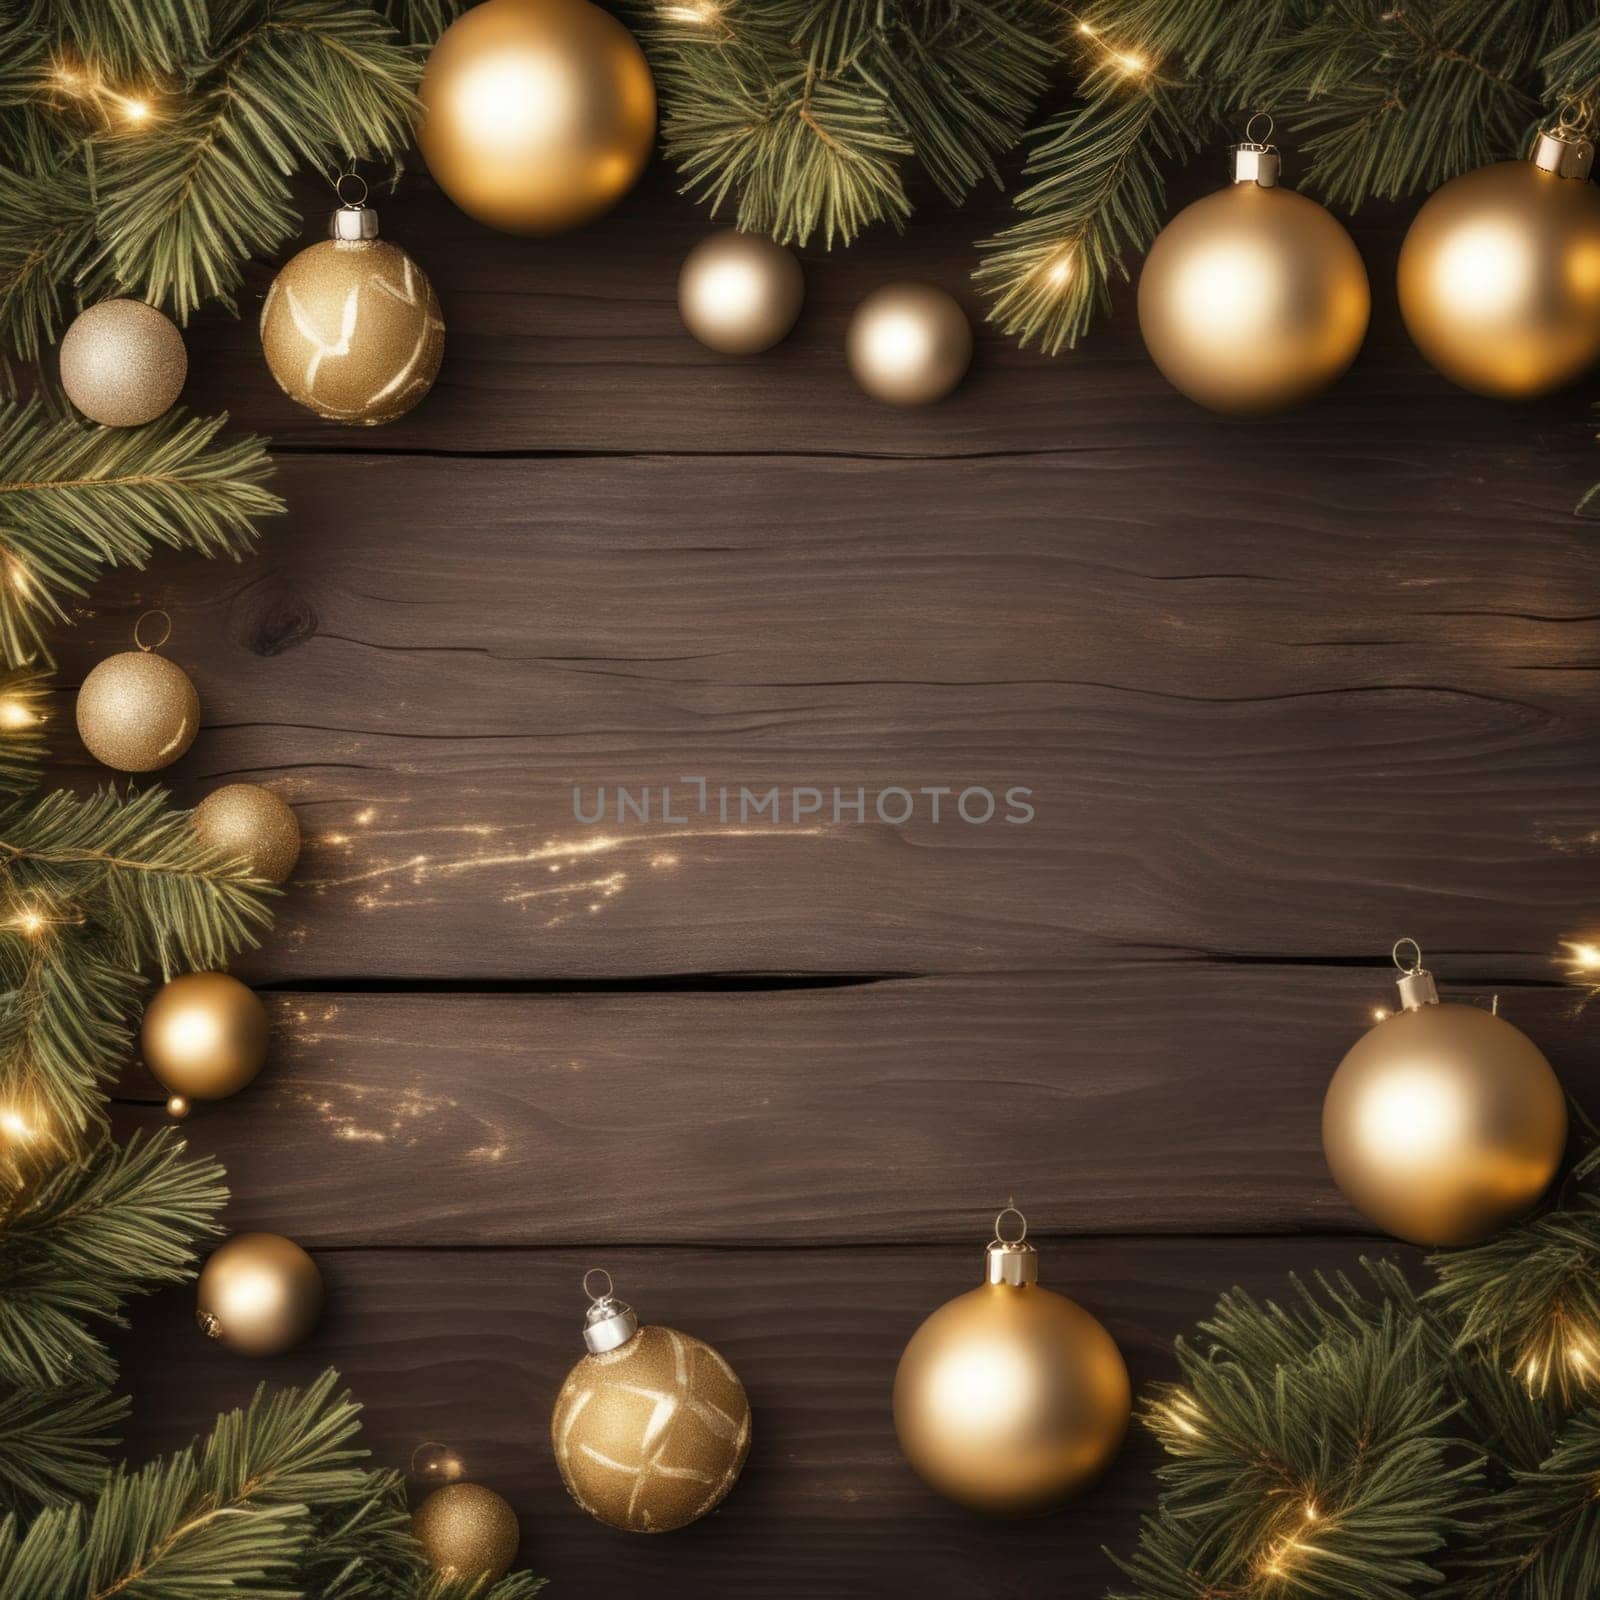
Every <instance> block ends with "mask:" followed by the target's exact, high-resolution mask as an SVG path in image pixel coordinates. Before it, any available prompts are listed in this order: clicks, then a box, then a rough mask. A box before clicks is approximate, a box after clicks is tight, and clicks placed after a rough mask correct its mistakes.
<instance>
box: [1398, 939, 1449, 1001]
mask: <svg viewBox="0 0 1600 1600" xmlns="http://www.w3.org/2000/svg"><path fill="white" fill-rule="evenodd" d="M1408 945H1409V946H1410V948H1411V958H1410V959H1409V960H1406V961H1404V962H1402V960H1401V956H1400V952H1401V951H1402V950H1404V949H1405V948H1406V947H1407V946H1408ZM1389 954H1390V957H1391V959H1392V960H1393V961H1394V964H1395V965H1396V966H1397V967H1399V969H1400V976H1399V977H1398V978H1396V979H1395V987H1396V988H1397V989H1398V990H1399V991H1400V1009H1401V1010H1402V1011H1420V1010H1421V1009H1422V1008H1423V1006H1436V1005H1438V1003H1439V986H1438V984H1436V983H1435V982H1434V981H1433V974H1432V973H1431V972H1429V971H1428V969H1427V968H1426V967H1425V966H1423V964H1422V946H1421V945H1419V944H1418V943H1417V941H1416V940H1415V939H1397V940H1395V945H1394V949H1393V950H1391V951H1390V952H1389Z"/></svg>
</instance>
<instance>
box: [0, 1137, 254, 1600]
mask: <svg viewBox="0 0 1600 1600" xmlns="http://www.w3.org/2000/svg"><path fill="white" fill-rule="evenodd" d="M226 1199H227V1191H226V1190H225V1189H224V1188H223V1186H222V1169H221V1168H220V1167H219V1166H217V1164H216V1163H215V1162H214V1161H212V1160H210V1159H209V1158H205V1159H191V1158H189V1157H188V1156H187V1155H186V1154H185V1146H184V1143H183V1141H182V1140H181V1139H180V1138H179V1137H178V1136H177V1135H176V1134H175V1133H174V1132H173V1131H172V1130H171V1129H167V1128H163V1129H161V1130H160V1131H159V1132H157V1133H155V1134H153V1135H151V1136H150V1137H147V1138H146V1137H140V1136H138V1135H135V1136H134V1137H133V1138H132V1139H130V1140H129V1141H128V1142H127V1143H126V1144H125V1145H117V1144H112V1143H109V1142H106V1143H102V1144H100V1145H98V1146H96V1147H95V1148H94V1149H93V1150H91V1151H90V1152H89V1153H88V1154H87V1155H84V1156H81V1157H79V1158H77V1159H73V1160H68V1161H66V1162H65V1163H63V1164H60V1165H58V1166H57V1167H56V1168H55V1170H54V1171H53V1172H52V1173H51V1174H50V1175H49V1176H48V1177H46V1178H45V1179H44V1180H43V1181H42V1182H40V1183H39V1184H38V1185H37V1186H36V1187H28V1186H24V1187H23V1188H22V1189H20V1190H18V1191H16V1192H15V1193H13V1195H12V1196H11V1198H10V1199H9V1201H5V1202H3V1203H0V1221H3V1223H4V1226H3V1227H0V1381H4V1382H6V1383H10V1384H13V1385H17V1386H19V1387H21V1386H34V1387H39V1386H51V1385H60V1384H65V1383H69V1382H71V1383H75V1384H91V1385H105V1384H109V1383H110V1382H111V1381H112V1379H113V1378H114V1376H115V1369H114V1367H113V1366H112V1363H111V1359H110V1357H109V1356H108V1355H107V1354H106V1351H105V1348H104V1346H103V1345H102V1344H101V1342H100V1340H99V1338H98V1337H97V1335H96V1334H95V1332H94V1331H92V1328H91V1326H90V1324H91V1323H92V1324H112V1325H116V1326H121V1325H122V1321H123V1318H122V1303H123V1301H124V1300H126V1299H127V1298H128V1297H129V1296H131V1295H136V1294H147V1293H149V1292H150V1291H151V1290H153V1289H156V1288H159V1287H161V1286H162V1285H163V1284H169V1283H180V1282H182V1281H183V1280H184V1279H186V1278H187V1277H189V1276H190V1275H191V1272H192V1269H193V1266H194V1261H195V1247H196V1245H197V1244H198V1243H199V1241H201V1240H202V1239H204V1238H206V1237H208V1236H210V1235H212V1234H215V1233H216V1232H217V1231H218V1230H217V1228H216V1224H215V1218H216V1215H217V1212H218V1211H219V1210H220V1209H221V1207H222V1205H223V1203H224V1202H225V1201H226ZM0 1593H9V1591H8V1590H6V1589H5V1587H4V1585H0Z"/></svg>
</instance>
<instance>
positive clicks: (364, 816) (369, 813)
mask: <svg viewBox="0 0 1600 1600" xmlns="http://www.w3.org/2000/svg"><path fill="white" fill-rule="evenodd" d="M377 814H378V813H377V812H376V811H375V810H374V809H373V808H372V807H371V806H368V807H367V808H366V809H365V810H364V811H358V812H356V821H357V822H358V823H359V824H360V825H361V826H362V827H363V828H364V827H366V825H367V824H368V823H369V822H371V821H372V819H373V818H374V817H375V816H377Z"/></svg>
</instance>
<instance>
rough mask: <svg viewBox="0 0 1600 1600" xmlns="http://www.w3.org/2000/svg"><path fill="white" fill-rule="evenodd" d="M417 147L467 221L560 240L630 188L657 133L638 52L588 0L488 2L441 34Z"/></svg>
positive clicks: (427, 72) (423, 90)
mask: <svg viewBox="0 0 1600 1600" xmlns="http://www.w3.org/2000/svg"><path fill="white" fill-rule="evenodd" d="M417 95H418V97H419V98H420V99H421V101H422V105H423V110H424V116H423V119H422V123H421V125H420V126H419V127H418V129H417V143H418V144H419V145H420V146H421V147H422V155H423V159H424V160H425V161H426V162H427V163H428V171H429V172H431V173H432V174H433V177H434V181H435V182H436V183H437V184H438V185H439V187H440V188H441V189H443V190H444V192H445V193H446V194H447V195H449V196H450V198H451V199H452V200H454V201H455V203H456V204H457V205H458V206H460V207H461V209H462V210H463V211H465V212H466V213H467V215H468V216H469V217H476V218H477V220H478V221H479V222H486V223H488V224H489V226H490V227H492V228H500V229H503V230H504V231H505V232H507V233H534V234H537V233H559V232H561V231H562V230H563V229H566V228H575V227H577V226H578V225H579V224H580V223H584V222H588V221H589V220H591V219H592V218H594V217H597V216H599V215H600V213H601V212H603V211H609V210H610V209H611V207H612V206H614V205H615V204H616V203H617V201H618V200H620V199H621V198H622V196H623V195H625V194H626V193H627V192H628V190H629V189H631V188H632V187H633V185H634V182H635V180H636V179H637V178H638V176H639V174H640V172H642V171H643V170H644V164H645V162H646V161H648V160H649V158H650V149H651V146H652V144H653V143H654V141H655V132H656V91H655V83H654V81H653V80H652V79H651V76H650V68H649V66H648V65H647V64H646V62H645V58H644V52H643V51H642V50H641V49H640V48H639V45H638V42H637V41H636V40H635V39H634V37H633V35H632V34H631V33H629V32H628V30H627V29H626V28H625V27H624V26H623V25H622V24H621V23H620V22H618V21H617V19H616V18H615V17H613V16H612V15H610V13H608V12H606V11H602V10H601V9H600V7H599V6H595V5H591V4H590V3H589V0H486V3H485V4H483V5H478V6H473V7H472V9H471V10H469V11H466V12H463V13H462V15H461V16H459V17H458V18H457V19H456V20H455V21H454V22H453V23H451V24H450V26H449V27H448V28H446V29H445V31H444V33H443V34H442V35H441V36H440V39H439V42H438V43H437V44H436V45H435V46H434V47H433V53H432V54H431V55H430V56H429V57H428V64H427V67H426V68H425V69H424V71H423V74H422V83H421V85H420V87H419V88H418V90H417Z"/></svg>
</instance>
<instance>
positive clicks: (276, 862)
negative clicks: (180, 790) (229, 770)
mask: <svg viewBox="0 0 1600 1600" xmlns="http://www.w3.org/2000/svg"><path fill="white" fill-rule="evenodd" d="M191 825H192V826H193V828H194V831H195V833H196V835H197V836H198V837H199V839H200V840H201V842H202V843H204V844H207V845H209V846H210V847H211V848H212V849H213V850H215V851H216V852H217V853H218V855H220V856H222V857H224V858H225V859H227V860H230V861H238V862H241V863H243V865H244V866H245V867H246V868H247V869H248V871H249V872H250V874H251V876H252V877H256V878H265V879H266V880H267V882H268V883H283V882H284V881H285V880H286V879H287V878H288V876H289V874H290V873H291V872H293V871H294V864H295V862H296V861H298V860H299V859H300V823H299V821H298V820H297V819H296V817H295V814H294V810H293V808H292V807H291V806H290V805H289V804H288V802H287V801H285V800H281V799H280V798H279V797H278V796H277V795H275V794H274V793H273V792H272V791H271V790H270V789H263V788H262V787H261V785H260V784H259V783H229V784H224V785H223V787H222V788H220V789H213V790H212V791H211V793H210V794H208V795H207V796H206V797H205V799H204V800H202V801H201V802H200V804H199V805H197V806H196V807H195V808H194V816H193V818H192V819H191Z"/></svg>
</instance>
